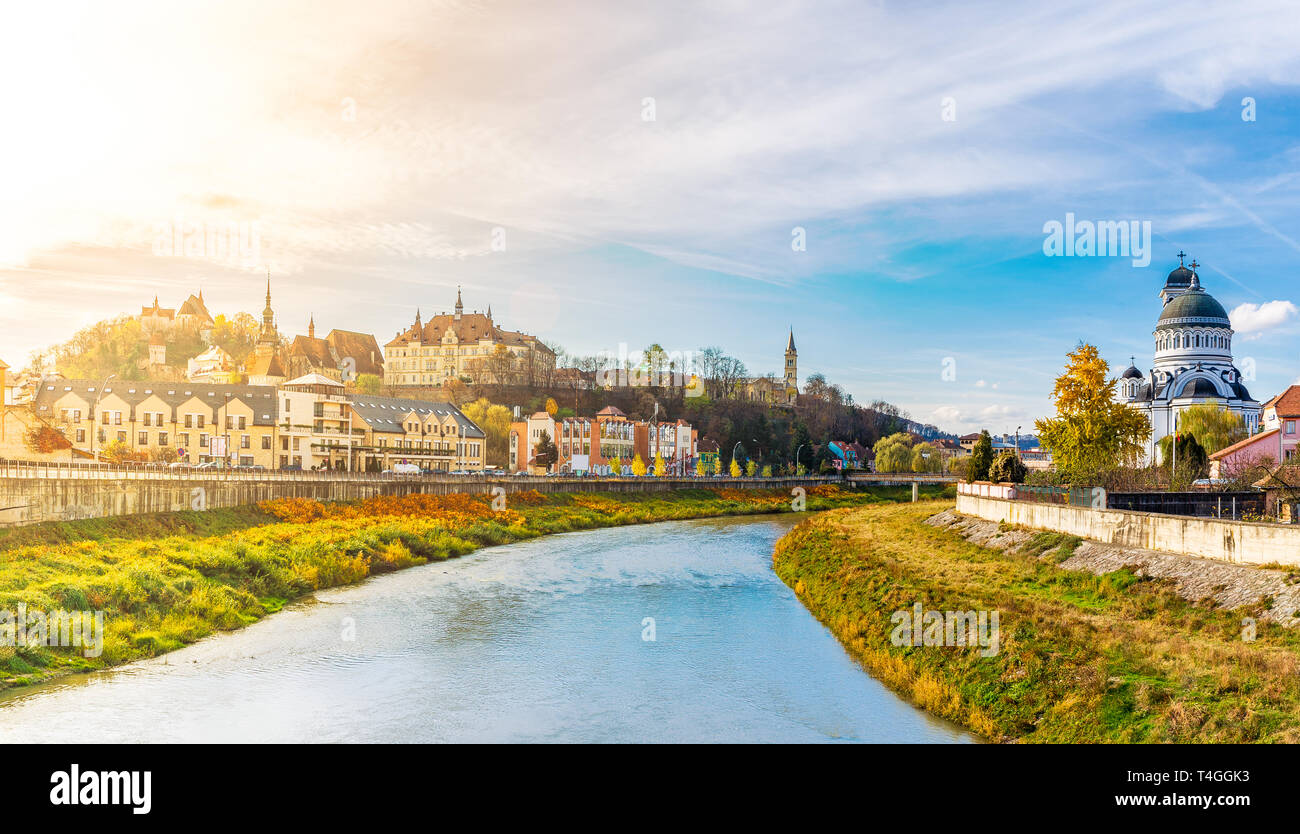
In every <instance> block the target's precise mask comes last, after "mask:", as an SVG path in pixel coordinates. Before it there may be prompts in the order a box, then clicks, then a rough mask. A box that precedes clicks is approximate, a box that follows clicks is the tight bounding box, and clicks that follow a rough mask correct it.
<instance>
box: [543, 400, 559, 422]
mask: <svg viewBox="0 0 1300 834" xmlns="http://www.w3.org/2000/svg"><path fill="white" fill-rule="evenodd" d="M559 410H560V406H559V404H558V403H556V402H555V398H554V397H547V398H546V413H547V414H549V415H551V416H552V417H554V416H555V413H556V412H557V411H559Z"/></svg>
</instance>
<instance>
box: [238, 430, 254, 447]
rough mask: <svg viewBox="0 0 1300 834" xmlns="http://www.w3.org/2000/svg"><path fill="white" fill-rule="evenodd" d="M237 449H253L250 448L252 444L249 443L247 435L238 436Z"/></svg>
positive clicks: (249, 439)
mask: <svg viewBox="0 0 1300 834" xmlns="http://www.w3.org/2000/svg"><path fill="white" fill-rule="evenodd" d="M239 448H241V449H251V448H253V447H252V443H251V438H249V436H248V435H246V434H242V435H240V436H239Z"/></svg>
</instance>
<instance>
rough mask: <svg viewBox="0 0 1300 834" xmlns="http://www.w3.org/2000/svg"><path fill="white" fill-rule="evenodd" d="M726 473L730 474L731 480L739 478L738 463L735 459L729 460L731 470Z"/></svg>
mask: <svg viewBox="0 0 1300 834" xmlns="http://www.w3.org/2000/svg"><path fill="white" fill-rule="evenodd" d="M728 471H729V472H730V473H731V477H733V478H739V477H740V462H739V461H737V460H736V459H735V458H732V459H731V469H730V470H728Z"/></svg>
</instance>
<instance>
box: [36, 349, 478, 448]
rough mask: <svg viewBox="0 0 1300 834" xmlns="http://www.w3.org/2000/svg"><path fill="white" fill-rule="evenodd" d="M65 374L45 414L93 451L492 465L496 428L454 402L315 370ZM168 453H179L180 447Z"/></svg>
mask: <svg viewBox="0 0 1300 834" xmlns="http://www.w3.org/2000/svg"><path fill="white" fill-rule="evenodd" d="M101 385H102V384H101V383H98V382H94V381H91V380H58V381H51V382H47V383H45V384H43V385H42V386H41V390H40V391H39V393H38V394H37V396H36V400H35V403H34V408H35V413H36V415H37V416H38V417H40V418H41V419H42V420H44V421H45V422H46V423H47V424H49V425H53V426H56V427H57V428H58V429H59V430H61V431H62V432H63V434H64V436H65V437H67V439H68V441H69V442H71V443H72V446H73V449H74V450H75V451H76V452H77V453H80V455H81V456H83V457H95V456H96V455H98V454H102V453H103V451H104V450H105V449H106V448H108V447H109V446H110V445H113V444H120V445H118V446H116V448H121V447H122V446H125V448H126V449H127V450H128V451H129V452H130V453H132V454H133V455H135V456H137V457H139V456H142V455H143V456H149V457H151V458H152V457H160V455H158V453H159V452H161V451H162V450H171V451H173V452H174V453H175V457H176V459H177V460H179V461H182V462H186V463H192V464H201V463H208V462H213V461H216V462H223V463H225V464H228V465H232V466H261V467H265V468H267V469H334V470H347V471H363V472H365V471H369V472H374V471H383V470H386V469H389V468H391V467H392V466H393V465H394V464H398V463H410V464H415V465H418V466H420V467H421V468H422V469H429V470H436V471H459V470H479V469H482V468H483V457H484V453H485V446H486V439H487V438H486V435H485V434H484V432H483V430H482V429H481V428H479V427H478V426H477V425H475V424H474V422H473V421H471V420H470V419H469V418H468V417H466V416H465V415H464V414H463V413H461V411H460V409H458V408H456V406H454V405H452V404H451V403H445V402H428V401H424V400H412V399H403V398H396V397H378V396H370V395H367V394H360V393H355V392H349V391H348V390H347V389H346V387H345V386H344V385H343V384H342V383H341V382H339V381H338V380H335V379H332V378H330V377H327V376H324V375H321V374H315V373H312V374H307V375H305V376H302V377H298V378H296V379H293V380H289V381H288V382H285V383H284V384H282V385H279V386H271V385H242V384H241V385H202V384H195V383H190V382H176V383H172V382H122V383H115V382H110V383H109V384H107V385H102V387H100V386H101ZM161 457H167V458H170V457H172V455H171V453H170V452H169V453H166V454H165V455H161Z"/></svg>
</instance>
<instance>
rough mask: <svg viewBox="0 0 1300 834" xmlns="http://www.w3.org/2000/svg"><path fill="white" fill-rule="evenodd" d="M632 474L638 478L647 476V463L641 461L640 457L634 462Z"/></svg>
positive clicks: (634, 459)
mask: <svg viewBox="0 0 1300 834" xmlns="http://www.w3.org/2000/svg"><path fill="white" fill-rule="evenodd" d="M632 474H633V475H635V476H637V477H638V478H640V477H641V476H642V475H644V474H645V461H643V460H641V456H640V455H637V456H636V457H635V458H633V460H632Z"/></svg>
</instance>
